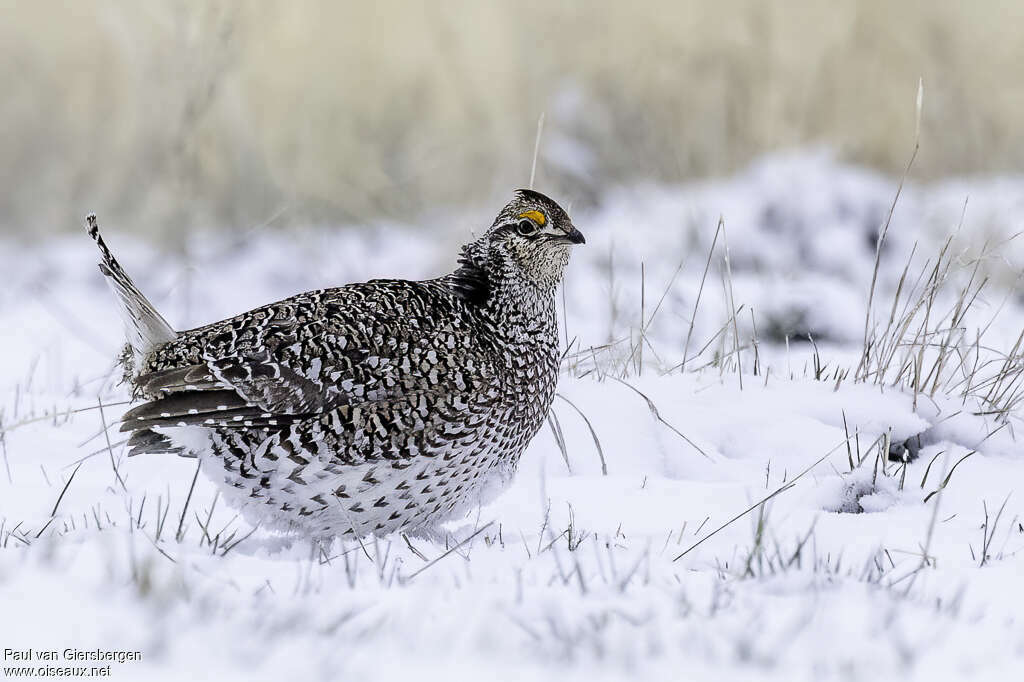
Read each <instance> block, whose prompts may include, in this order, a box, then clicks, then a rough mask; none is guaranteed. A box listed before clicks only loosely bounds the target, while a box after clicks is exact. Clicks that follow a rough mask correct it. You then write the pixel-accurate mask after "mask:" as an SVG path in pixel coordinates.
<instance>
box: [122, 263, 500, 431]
mask: <svg viewBox="0 0 1024 682" xmlns="http://www.w3.org/2000/svg"><path fill="white" fill-rule="evenodd" d="M370 285H376V286H370ZM414 286H421V287H422V286H424V285H423V284H422V283H414V282H401V281H391V280H389V281H381V280H378V281H377V282H370V283H367V284H364V285H350V286H349V287H344V288H342V289H338V290H327V291H325V292H310V293H309V294H305V295H301V296H299V297H294V298H292V299H286V300H285V301H281V302H279V303H277V304H272V305H270V306H265V307H264V308H259V309H256V310H254V311H250V312H249V313H245V314H243V315H241V316H238V317H237V318H232V319H230V320H226V321H224V322H222V323H217V324H215V325H210V326H208V327H201V328H199V329H196V330H192V331H189V332H182V333H181V335H180V337H179V338H178V339H176V340H175V341H173V342H171V343H170V344H168V345H167V346H166V347H165V348H162V349H160V350H159V352H158V353H157V355H156V363H157V365H158V366H160V365H162V366H163V367H162V368H160V369H152V371H149V372H145V373H143V374H141V375H139V376H138V377H137V378H136V380H135V384H136V389H137V390H138V391H139V392H140V393H141V394H142V395H145V396H147V397H150V398H151V400H150V401H149V402H147V403H145V404H143V405H140V406H139V407H136V408H134V409H132V410H130V411H129V412H127V413H126V414H125V416H124V417H123V420H122V427H121V428H122V430H123V431H137V430H141V429H148V428H150V427H153V426H182V425H184V426H189V425H198V426H216V427H227V428H232V427H237V428H252V427H268V428H269V427H281V426H286V425H288V424H291V423H294V422H296V421H300V420H303V419H308V418H309V417H310V416H313V415H318V414H322V413H324V412H326V411H328V410H330V409H333V408H335V407H338V406H339V405H357V404H361V403H370V402H379V401H383V400H394V399H400V398H403V397H409V396H412V395H416V394H421V395H422V394H440V393H448V394H454V393H465V392H469V391H473V390H479V388H480V387H481V386H484V385H487V384H489V383H492V382H494V381H495V380H496V377H497V374H496V372H495V368H494V366H493V365H492V364H491V363H490V362H489V361H488V359H487V355H486V354H485V353H481V352H480V349H479V346H478V344H479V340H478V338H477V337H475V336H474V335H473V334H471V333H468V332H467V330H465V329H460V328H459V325H458V323H457V321H456V318H455V316H447V317H446V316H444V315H439V314H438V312H439V311H438V310H437V309H436V308H437V302H436V301H434V302H433V303H432V307H433V308H434V309H433V310H432V313H433V315H431V316H427V315H419V314H417V313H419V312H420V311H419V310H418V309H416V308H415V306H413V309H411V310H410V309H409V306H410V303H412V302H415V301H417V300H418V299H419V298H421V297H422V294H423V293H424V292H415V291H411V290H410V287H414ZM417 293H418V294H420V296H417V295H416V294H417ZM396 304H397V305H396ZM428 307H429V306H428ZM414 320H415V321H414ZM168 364H171V365H173V366H171V367H166V365H168Z"/></svg>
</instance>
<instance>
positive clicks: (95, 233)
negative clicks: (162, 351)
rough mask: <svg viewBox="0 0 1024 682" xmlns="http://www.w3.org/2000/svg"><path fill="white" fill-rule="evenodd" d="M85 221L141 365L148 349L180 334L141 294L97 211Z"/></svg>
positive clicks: (137, 364) (133, 349)
mask: <svg viewBox="0 0 1024 682" xmlns="http://www.w3.org/2000/svg"><path fill="white" fill-rule="evenodd" d="M85 221H86V226H87V229H88V231H89V236H90V237H92V239H93V241H94V242H96V246H98V247H99V249H100V255H101V260H100V264H99V266H100V272H102V273H103V274H104V275H106V277H107V283H108V284H109V285H110V288H111V289H112V290H113V292H114V294H116V295H117V301H118V304H119V306H120V309H121V318H122V319H123V320H124V327H125V334H126V335H127V337H128V345H129V346H130V347H131V349H132V352H133V354H134V355H135V360H136V362H135V366H136V367H139V366H140V365H141V363H140V360H141V359H142V358H144V357H145V356H146V354H147V353H149V351H151V350H152V349H153V348H155V347H156V346H159V345H161V344H164V343H167V342H168V341H173V340H174V339H175V338H176V337H177V335H178V334H177V332H175V331H174V330H173V329H172V328H171V325H169V324H167V320H165V319H164V318H163V316H162V315H161V314H160V313H158V312H157V310H156V308H154V307H153V304H152V303H150V302H149V300H148V299H147V298H146V297H145V296H143V295H142V292H141V291H139V289H138V287H136V286H135V283H134V282H132V279H131V277H129V276H128V273H126V272H125V271H124V268H122V267H121V264H120V263H118V262H117V259H116V258H114V254H112V253H111V252H110V249H109V248H107V245H106V243H105V242H104V241H103V237H102V236H100V228H99V224H98V223H97V221H96V214H95V213H90V214H89V215H88V216H86V218H85Z"/></svg>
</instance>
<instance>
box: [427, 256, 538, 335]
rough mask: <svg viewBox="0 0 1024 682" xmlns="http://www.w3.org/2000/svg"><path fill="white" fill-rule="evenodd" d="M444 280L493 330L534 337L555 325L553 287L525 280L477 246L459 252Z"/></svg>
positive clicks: (522, 276)
mask: <svg viewBox="0 0 1024 682" xmlns="http://www.w3.org/2000/svg"><path fill="white" fill-rule="evenodd" d="M446 280H447V283H448V285H449V286H450V287H451V288H452V289H453V290H454V291H455V292H456V294H458V295H459V296H460V297H461V298H462V299H463V300H465V301H467V302H468V303H470V304H472V305H473V306H475V307H476V308H477V310H478V311H479V313H480V314H481V315H482V316H484V317H486V318H489V319H490V320H491V321H493V322H494V327H495V328H496V329H499V330H502V329H503V330H509V331H514V333H518V332H520V331H529V332H531V333H533V334H536V332H537V331H539V330H542V329H545V328H548V327H553V326H554V325H556V319H557V318H556V315H555V287H554V286H549V285H547V283H540V282H536V281H533V280H531V279H529V278H528V277H526V276H525V275H524V274H522V272H521V271H520V269H519V268H517V267H516V266H515V265H514V264H512V263H511V262H507V261H505V260H503V259H500V258H495V257H494V255H493V254H488V252H487V250H486V248H485V246H484V245H481V244H479V243H478V242H474V243H471V244H467V245H466V246H465V247H464V248H463V250H462V256H461V258H460V259H459V267H458V268H457V269H456V270H455V271H454V272H453V273H451V274H450V275H448V276H447V278H446ZM552 336H553V337H557V332H556V331H552Z"/></svg>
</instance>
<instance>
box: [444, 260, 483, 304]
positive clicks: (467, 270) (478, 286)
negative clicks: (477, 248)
mask: <svg viewBox="0 0 1024 682" xmlns="http://www.w3.org/2000/svg"><path fill="white" fill-rule="evenodd" d="M448 282H449V284H450V285H451V287H452V289H454V290H455V293H456V294H458V295H459V296H460V297H461V298H463V299H464V300H466V301H468V302H470V303H473V304H475V305H484V304H485V303H487V297H488V296H489V295H490V293H491V285H490V280H489V279H488V277H487V270H485V269H484V267H483V266H482V265H481V264H480V263H478V262H477V261H476V260H475V259H474V258H473V256H472V255H471V254H470V253H469V251H468V249H465V248H463V250H462V255H461V257H460V258H459V267H458V269H456V270H455V272H453V273H452V274H451V275H449V276H448Z"/></svg>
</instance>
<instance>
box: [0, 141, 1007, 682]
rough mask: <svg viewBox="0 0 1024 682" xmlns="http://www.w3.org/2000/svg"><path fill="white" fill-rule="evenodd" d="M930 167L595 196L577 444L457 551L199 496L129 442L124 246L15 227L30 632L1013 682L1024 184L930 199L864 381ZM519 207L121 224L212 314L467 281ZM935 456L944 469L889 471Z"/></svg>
mask: <svg viewBox="0 0 1024 682" xmlns="http://www.w3.org/2000/svg"><path fill="white" fill-rule="evenodd" d="M896 185H897V179H893V178H885V177H880V176H876V175H873V174H871V173H868V172H866V171H862V170H858V169H855V168H849V167H845V166H842V165H839V164H836V163H835V162H833V161H832V160H831V159H830V158H829V156H828V155H827V154H803V155H796V156H787V157H776V158H771V159H766V160H764V161H763V162H761V163H759V164H757V165H755V166H753V167H751V168H750V169H748V170H746V171H745V172H743V173H740V174H738V175H737V176H735V177H731V178H726V179H722V180H719V181H714V182H704V183H700V184H694V185H688V186H682V187H664V186H649V187H633V188H630V189H628V190H627V189H623V190H620V191H617V192H613V193H611V194H610V195H609V196H608V197H607V201H606V203H605V204H604V205H603V206H602V207H601V208H600V209H599V210H597V211H594V212H592V213H589V214H580V215H576V216H575V221H576V223H577V225H578V226H579V227H580V228H581V230H583V232H584V233H585V234H586V236H587V245H586V246H585V247H583V248H581V249H579V250H577V252H576V253H575V254H574V260H573V263H572V264H571V266H570V270H569V274H568V278H567V281H566V286H565V296H564V300H565V311H564V322H565V325H564V326H565V330H564V333H565V335H566V340H567V343H569V344H571V348H570V351H569V353H568V355H567V358H566V363H565V370H564V375H563V377H562V379H561V383H560V387H559V392H560V396H561V397H560V398H558V399H556V402H555V405H554V409H553V414H552V422H551V428H549V429H545V430H543V431H542V432H541V433H540V434H539V435H538V436H537V438H536V439H535V441H534V442H533V444H532V445H531V447H530V449H529V450H528V452H527V454H526V455H525V457H524V459H523V461H522V463H521V467H520V472H519V476H518V478H517V480H516V482H515V483H514V485H513V486H512V487H511V488H510V489H509V490H508V491H507V492H506V493H505V494H504V495H503V496H501V497H499V498H498V499H497V501H496V502H494V503H493V504H492V505H490V506H489V507H486V508H484V509H481V510H480V511H479V513H478V514H476V515H474V516H473V517H471V518H469V519H466V521H465V522H464V523H463V524H461V526H460V525H459V524H456V526H455V527H453V529H452V530H453V533H455V534H456V535H457V536H458V537H460V538H463V537H466V536H468V535H469V534H470V533H471V532H472V531H473V530H474V529H482V530H481V532H479V534H477V535H475V536H474V537H473V538H472V540H470V541H469V542H467V543H465V544H463V545H461V546H458V547H456V548H455V549H454V550H453V551H450V548H446V547H445V546H444V545H443V544H441V545H432V544H429V543H425V542H422V541H413V543H412V545H411V546H410V545H408V544H407V543H406V542H405V541H404V540H403V539H401V538H392V539H382V540H377V541H372V542H369V543H366V544H364V545H359V544H349V545H345V546H343V545H340V544H335V546H334V547H332V548H331V551H330V553H329V556H324V555H318V554H315V553H314V552H313V549H312V547H310V545H309V543H308V542H305V541H302V540H290V539H285V538H280V537H277V536H273V535H270V534H267V533H264V532H263V531H260V530H257V531H256V532H255V533H253V532H251V531H252V530H253V529H252V528H249V527H247V526H246V525H245V524H244V522H242V521H240V520H239V519H237V518H235V516H234V512H233V511H232V510H230V509H227V508H225V507H224V506H223V505H222V504H218V500H217V498H216V495H215V492H214V487H213V486H212V485H211V484H210V483H209V482H207V481H206V480H205V479H203V478H202V477H201V476H200V477H199V478H198V480H196V482H195V485H194V489H193V488H192V485H193V477H194V474H195V471H196V470H195V462H194V460H186V459H179V458H174V457H159V456H150V457H139V458H133V459H132V460H128V459H127V458H125V457H124V452H123V448H122V446H121V445H120V443H119V441H120V439H121V437H120V434H119V433H118V431H117V429H116V428H111V429H109V430H107V429H105V427H107V426H111V425H113V424H114V423H115V422H116V420H117V417H118V416H119V414H120V413H121V412H122V411H124V409H126V408H125V401H126V399H127V395H126V392H125V391H124V389H123V388H122V387H118V386H117V385H116V381H115V375H116V372H115V370H114V366H113V357H114V355H115V354H116V352H117V349H118V345H119V344H120V343H121V336H120V326H119V323H118V321H117V318H116V313H115V308H114V305H113V301H112V299H111V298H110V294H109V293H108V291H107V290H106V288H105V285H104V283H103V282H102V280H101V277H100V275H99V274H98V272H97V271H96V268H95V267H94V260H95V259H94V253H93V247H92V244H91V243H90V242H89V240H88V239H87V238H86V237H85V236H84V234H74V235H68V236H66V237H62V238H59V239H53V240H50V241H48V242H46V243H42V244H36V245H33V246H31V247H25V246H16V245H14V244H11V243H8V244H3V245H0V267H2V268H3V271H4V272H5V273H6V282H5V286H4V288H3V291H2V292H0V315H2V320H3V326H2V328H0V348H2V351H3V352H2V355H0V357H2V361H0V410H2V413H0V414H2V427H3V450H2V453H0V454H2V458H3V461H2V462H0V649H7V648H10V649H17V650H21V649H27V648H30V647H31V648H33V649H36V650H40V649H57V650H63V649H65V648H67V647H72V648H77V649H82V650H95V649H97V648H99V649H103V650H130V651H140V652H142V661H141V662H130V661H129V662H124V663H116V662H115V663H113V664H112V671H111V673H112V677H113V678H114V679H133V680H134V679H168V680H179V679H188V678H189V676H195V677H197V678H199V679H227V680H231V679H282V678H288V679H393V678H399V677H403V678H404V677H407V676H410V675H415V676H416V677H417V678H419V679H442V678H443V679H464V678H470V677H471V676H472V677H477V676H481V675H487V676H489V677H492V678H495V679H554V678H557V679H569V680H572V679H588V680H594V679H621V678H624V677H626V676H627V675H629V676H637V677H638V678H642V679H716V680H717V679H736V680H751V679H778V680H794V679H815V680H817V679H833V678H838V679H845V680H855V679H856V680H859V679H890V678H893V677H895V676H897V675H898V676H900V677H901V678H902V679H921V680H944V679H967V678H977V679H1011V678H1013V677H1014V671H1016V673H1017V674H1019V672H1020V670H1021V669H1022V667H1024V589H1021V585H1022V582H1021V578H1020V575H1021V574H1022V569H1024V551H1022V549H1024V525H1022V519H1024V507H1022V504H1021V491H1020V490H1018V488H1019V487H1020V486H1021V484H1022V483H1024V441H1022V440H1021V439H1024V434H1019V433H1018V431H1019V429H1020V427H1021V425H1022V424H1021V418H1022V417H1024V407H1022V406H1021V404H1020V402H1018V401H1016V400H1015V396H1016V395H1017V392H1018V391H1020V390H1021V388H1022V386H1021V382H1024V375H1022V374H1021V370H1020V367H1021V363H1022V362H1024V359H1022V355H1021V348H1020V347H1016V348H1015V347H1014V344H1015V342H1016V341H1017V339H1018V335H1019V334H1020V333H1021V329H1022V328H1024V305H1022V299H1021V298H1020V296H1019V294H1017V293H1015V292H1014V291H1013V287H1014V285H1015V284H1016V280H1017V278H1018V276H1019V275H1020V273H1021V271H1022V264H1024V246H1022V245H1021V243H1020V239H1012V238H1011V237H1012V236H1013V235H1014V234H1015V233H1017V232H1018V231H1020V230H1021V229H1024V218H1022V217H1021V216H1024V179H1022V178H1001V179H980V180H972V181H966V180H963V181H956V182H944V183H934V184H928V185H918V184H913V183H909V184H908V185H907V186H906V187H905V188H904V191H903V195H902V196H901V198H900V201H899V203H898V204H897V207H896V211H895V215H894V218H893V220H892V223H891V227H890V230H889V233H888V235H887V240H886V243H885V247H884V248H883V249H882V253H881V258H880V268H879V272H878V283H877V287H876V291H875V294H874V301H875V306H874V307H875V316H874V317H873V319H872V325H871V326H872V328H873V329H876V330H878V333H877V334H874V335H873V336H872V338H874V339H875V341H874V342H873V343H872V346H873V348H875V349H876V351H875V354H874V355H873V357H874V358H875V360H873V363H874V364H869V365H868V366H867V370H864V369H863V368H862V371H861V372H860V373H858V371H857V370H858V363H859V361H860V359H861V353H862V346H863V338H864V326H865V325H864V320H865V317H864V312H865V309H866V304H867V298H868V292H869V288H870V285H871V280H872V274H873V270H874V259H875V239H876V236H877V231H878V229H879V225H880V224H882V223H883V222H884V221H885V218H886V215H887V213H888V211H889V208H890V205H891V203H892V200H893V196H894V193H895V190H896ZM968 198H969V200H968ZM965 200H968V201H967V206H966V212H965V210H964V203H965ZM720 216H721V217H723V219H724V220H723V224H724V230H721V229H716V228H717V225H718V222H719V217H720ZM100 217H101V222H102V215H101V216H100ZM489 220H490V216H485V215H462V216H460V217H459V219H458V220H457V221H456V222H455V223H453V224H448V225H436V226H433V227H434V228H435V230H434V231H426V230H423V231H416V230H415V229H413V228H411V227H408V226H401V225H383V224H382V225H374V226H364V227H362V228H358V229H346V230H332V229H327V228H323V229H320V228H316V229H314V228H311V229H309V230H305V231H299V232H291V233H287V234H283V233H280V232H272V231H268V230H260V229H256V230H251V231H249V232H246V233H242V234H238V235H234V237H231V236H226V235H224V234H223V233H213V234H210V235H194V236H193V237H192V238H190V240H189V241H188V242H187V248H186V250H185V253H177V254H168V253H165V252H161V251H160V250H158V249H156V248H155V247H153V246H152V245H148V244H144V243H139V242H137V241H134V240H132V239H131V238H130V237H127V236H126V235H124V234H120V233H119V232H118V230H117V227H118V226H115V225H108V226H106V232H107V233H108V240H109V241H110V242H111V245H112V246H113V248H114V249H115V251H116V252H117V253H118V255H119V257H120V259H121V260H122V262H123V263H124V264H125V266H126V267H127V268H128V269H129V271H130V272H131V273H132V274H133V275H135V278H136V280H137V281H138V282H139V284H140V286H141V287H142V288H143V289H144V290H145V291H147V292H148V293H150V294H151V298H153V299H154V301H156V302H157V303H158V305H160V306H161V307H162V308H163V310H164V313H165V315H166V316H167V317H168V318H169V319H170V320H171V321H172V323H174V324H176V325H177V326H179V327H182V328H184V327H188V326H193V325H196V324H200V323H204V322H208V321H212V320H214V319H219V318H221V317H224V316H227V315H230V314H232V313H235V312H238V311H241V310H244V309H247V308H250V307H252V306H255V305H258V304H260V303H265V302H267V301H270V300H274V299H277V298H281V297H284V296H287V295H290V294H292V293H295V292H298V291H301V290H304V289H308V288H315V287H320V286H329V285H332V284H340V283H344V282H347V281H354V280H359V279H365V278H370V277H374V276H389V277H390V276H401V277H410V278H419V277H427V276H433V275H435V274H440V273H441V272H443V271H445V270H446V269H447V268H448V267H450V266H451V265H452V263H453V262H454V255H455V251H456V247H457V245H458V244H459V243H460V242H461V241H463V240H465V238H466V237H467V236H468V234H469V229H470V228H471V227H474V226H475V227H476V229H478V230H479V229H481V228H483V227H486V224H487V221H489ZM438 235H441V236H440V237H439V236H438ZM948 235H955V236H954V238H953V240H952V242H951V243H950V246H949V247H948V248H947V249H946V251H945V253H944V254H942V255H941V257H940V252H941V250H942V248H943V244H944V241H945V239H946V237H947V236H948ZM713 244H714V246H713V248H712V245H713ZM912 251H913V252H914V258H913V260H912V261H911V265H910V267H909V268H907V273H908V274H907V275H906V276H905V277H904V278H903V279H902V284H901V275H902V274H903V273H904V267H905V266H906V264H907V262H908V258H910V256H911V253H912ZM726 253H728V260H726V258H725V256H726ZM709 254H710V256H709ZM979 258H980V260H979ZM936 262H938V263H940V270H941V272H940V273H939V274H938V275H936V276H935V277H934V278H931V279H930V273H931V269H932V268H934V267H935V264H936ZM942 264H945V265H942ZM705 269H707V275H706V278H705V276H704V273H705ZM972 277H973V279H972ZM985 278H988V279H987V281H985V283H984V287H982V288H981V290H980V292H977V293H976V289H975V287H977V286H978V284H979V283H981V282H982V280H984V279H985ZM702 282H703V286H702ZM929 282H934V286H929ZM897 290H898V291H899V292H900V294H899V295H900V298H899V299H898V300H897V302H898V305H897V306H893V297H894V295H895V293H896V292H897ZM698 292H700V300H699V302H698V301H697V297H698ZM964 292H966V294H965V293H964ZM958 301H967V302H970V305H969V306H966V307H967V308H969V310H967V312H966V314H964V315H963V316H962V319H961V318H959V317H958V318H956V319H955V320H953V321H952V322H951V319H950V318H949V317H944V316H945V315H946V312H947V311H951V310H952V311H954V312H955V311H956V306H957V302H958ZM918 303H920V304H921V305H920V306H919V307H917V304H918ZM961 307H965V306H963V305H961ZM730 309H732V310H737V309H738V310H739V313H738V314H737V315H736V316H735V319H733V316H732V315H730V314H729V312H728V311H729V310H730ZM891 310H893V311H895V312H893V313H890V311H891ZM890 314H892V316H893V317H894V318H895V319H896V324H895V327H896V330H895V331H893V332H892V333H891V334H890V335H889V337H886V335H885V334H883V333H882V330H884V329H885V328H886V323H887V321H888V320H889V317H890ZM691 319H692V320H693V325H692V330H691ZM903 322H906V324H905V325H903V324H902V323H903ZM889 326H890V328H891V327H893V325H889ZM979 334H981V340H980V341H977V339H978V338H979ZM787 337H790V338H788V339H787ZM885 338H891V339H893V340H894V342H893V343H891V344H889V345H888V346H886V345H885V343H883V340H884V339H885ZM811 339H813V341H814V343H813V344H812V343H811ZM755 340H756V342H755ZM976 341H977V342H976ZM886 348H889V349H890V350H891V357H892V360H891V361H890V362H885V361H880V360H878V359H877V358H878V357H880V356H884V355H885V353H884V350H885V349H886ZM737 349H739V350H738V351H737ZM1007 354H1010V355H1007ZM684 358H685V359H686V362H685V365H684V366H681V365H682V363H683V361H684ZM937 358H941V363H940V366H938V367H936V360H937ZM879 367H882V369H879ZM915 372H917V379H916V380H915V379H913V378H910V377H913V376H914V375H915ZM1000 382H1001V383H1000ZM915 383H916V384H917V389H918V390H916V391H915V390H914V384H915ZM101 405H102V409H101ZM903 444H907V445H910V447H911V449H912V450H914V451H915V452H916V455H917V456H916V458H914V459H913V460H912V461H910V462H907V463H905V464H904V463H902V462H898V461H888V458H887V457H885V456H884V455H885V454H886V453H887V451H888V449H891V450H892V451H893V452H902V451H903V449H902V446H903ZM918 448H919V450H918ZM971 453H973V454H971ZM944 482H945V483H946V485H943V483H944ZM190 491H191V492H190ZM766 498H770V499H769V500H768V501H767V502H766V503H765V504H763V505H761V504H759V503H760V502H761V501H763V500H765V499H766ZM747 510H749V513H747V514H745V515H742V514H743V512H745V511H747ZM741 515H742V516H741ZM737 517H739V518H737ZM453 544H454V543H453ZM11 665H18V663H12V661H10V660H8V661H5V662H4V663H3V666H4V667H8V666H11ZM33 665H38V663H33ZM60 665H68V664H67V663H60ZM78 665H83V664H81V663H79V664H78ZM85 665H90V664H85Z"/></svg>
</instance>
